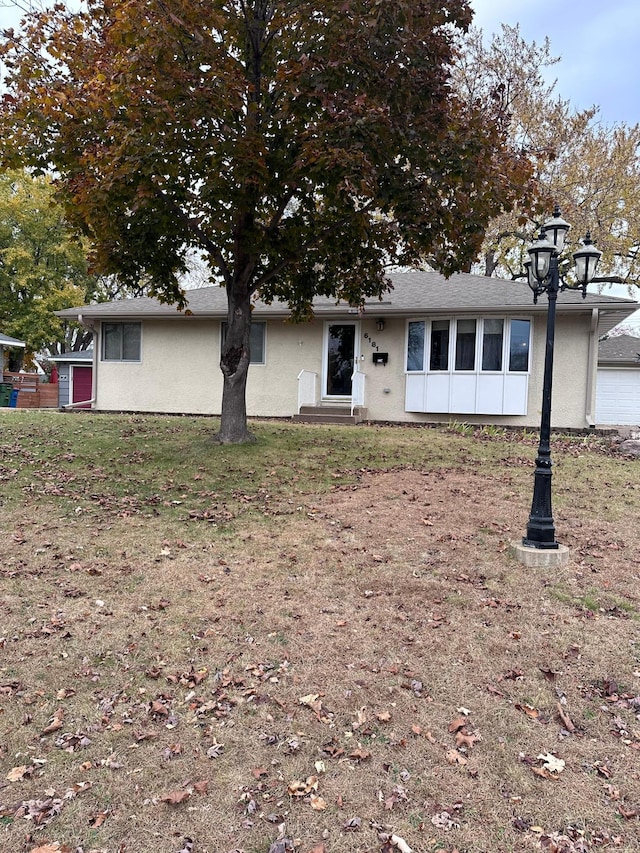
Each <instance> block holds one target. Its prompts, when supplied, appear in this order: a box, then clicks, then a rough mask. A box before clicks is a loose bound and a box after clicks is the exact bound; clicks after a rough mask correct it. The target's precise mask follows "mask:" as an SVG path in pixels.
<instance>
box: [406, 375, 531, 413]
mask: <svg viewBox="0 0 640 853" xmlns="http://www.w3.org/2000/svg"><path fill="white" fill-rule="evenodd" d="M528 392H529V375H528V374H527V373H522V374H520V373H518V374H516V373H513V374H485V375H482V374H464V373H460V374H451V373H440V372H433V373H408V374H407V375H406V384H405V410H406V411H407V412H425V413H433V414H460V415H463V414H466V415H526V414H527V398H528Z"/></svg>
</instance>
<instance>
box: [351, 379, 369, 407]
mask: <svg viewBox="0 0 640 853" xmlns="http://www.w3.org/2000/svg"><path fill="white" fill-rule="evenodd" d="M365 379H366V374H365V373H362V372H361V371H360V370H359V369H358V367H356V369H355V370H354V371H353V374H352V376H351V414H352V415H353V412H354V409H356V408H358V407H360V408H362V407H363V406H364V386H365Z"/></svg>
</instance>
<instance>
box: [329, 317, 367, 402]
mask: <svg viewBox="0 0 640 853" xmlns="http://www.w3.org/2000/svg"><path fill="white" fill-rule="evenodd" d="M332 326H353V330H354V332H353V366H352V368H351V372H350V374H349V377H351V374H352V373H353V371H354V370H355V368H356V367H357V366H358V363H359V361H360V321H359V320H325V322H324V329H323V334H322V399H323V400H336V401H349V402H350V401H351V396H352V395H351V394H329V392H328V387H327V386H328V382H329V329H330V328H331V327H332Z"/></svg>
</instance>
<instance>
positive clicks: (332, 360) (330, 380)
mask: <svg viewBox="0 0 640 853" xmlns="http://www.w3.org/2000/svg"><path fill="white" fill-rule="evenodd" d="M324 350H325V356H324V371H323V373H324V382H323V389H324V393H323V396H325V397H349V398H350V397H351V385H352V382H351V377H352V375H353V369H354V365H355V360H356V357H357V352H356V323H327V324H326V326H325V346H324Z"/></svg>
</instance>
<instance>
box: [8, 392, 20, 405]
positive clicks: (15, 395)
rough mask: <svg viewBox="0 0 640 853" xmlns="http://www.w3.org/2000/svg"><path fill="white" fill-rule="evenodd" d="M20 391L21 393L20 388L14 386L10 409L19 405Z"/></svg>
mask: <svg viewBox="0 0 640 853" xmlns="http://www.w3.org/2000/svg"><path fill="white" fill-rule="evenodd" d="M19 393H20V390H19V389H18V388H14V389H13V391H12V392H11V398H10V400H9V408H10V409H15V408H16V406H17V405H18V394H19Z"/></svg>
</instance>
